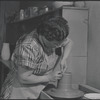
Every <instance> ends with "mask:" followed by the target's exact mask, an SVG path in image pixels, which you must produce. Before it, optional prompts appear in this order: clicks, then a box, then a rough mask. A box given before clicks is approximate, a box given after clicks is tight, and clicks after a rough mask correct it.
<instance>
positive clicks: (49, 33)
mask: <svg viewBox="0 0 100 100" xmlns="http://www.w3.org/2000/svg"><path fill="white" fill-rule="evenodd" d="M37 32H38V34H39V35H42V36H44V37H45V38H46V39H47V40H48V41H63V40H64V39H65V38H66V37H67V36H68V34H69V27H68V22H67V20H65V19H64V18H62V17H52V18H50V19H48V20H46V21H44V22H42V23H41V24H40V25H39V26H38V28H37Z"/></svg>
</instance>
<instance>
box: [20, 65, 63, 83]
mask: <svg viewBox="0 0 100 100" xmlns="http://www.w3.org/2000/svg"><path fill="white" fill-rule="evenodd" d="M32 73H33V71H32V70H29V69H28V70H27V69H25V67H24V68H23V67H19V69H18V78H19V81H20V82H21V83H22V84H37V83H44V82H49V81H52V80H55V79H61V77H62V74H61V72H51V73H50V74H48V75H43V76H37V75H34V74H32Z"/></svg>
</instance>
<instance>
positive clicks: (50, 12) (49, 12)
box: [11, 7, 62, 23]
mask: <svg viewBox="0 0 100 100" xmlns="http://www.w3.org/2000/svg"><path fill="white" fill-rule="evenodd" d="M60 9H62V7H60V8H56V9H53V10H50V11H47V12H45V13H43V14H39V15H36V16H33V17H29V18H25V19H22V20H16V21H14V22H11V23H19V22H24V21H27V20H31V19H33V18H37V17H40V16H41V17H42V16H45V15H48V14H52V13H53V12H56V11H57V10H58V11H59V10H60Z"/></svg>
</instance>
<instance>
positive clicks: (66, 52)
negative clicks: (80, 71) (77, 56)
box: [61, 38, 73, 71]
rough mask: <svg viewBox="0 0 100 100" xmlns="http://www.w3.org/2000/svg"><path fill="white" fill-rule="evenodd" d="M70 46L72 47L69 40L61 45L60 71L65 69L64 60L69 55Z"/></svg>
mask: <svg viewBox="0 0 100 100" xmlns="http://www.w3.org/2000/svg"><path fill="white" fill-rule="evenodd" d="M72 45H73V42H72V40H70V39H69V38H67V41H65V42H64V43H63V45H62V55H61V56H62V60H61V71H64V70H66V68H67V64H66V60H67V58H68V56H69V54H70V51H71V48H72ZM64 68H65V69H64Z"/></svg>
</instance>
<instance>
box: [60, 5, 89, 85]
mask: <svg viewBox="0 0 100 100" xmlns="http://www.w3.org/2000/svg"><path fill="white" fill-rule="evenodd" d="M62 16H63V17H64V18H65V19H66V20H67V21H68V25H69V28H70V34H69V36H68V37H69V38H70V39H71V40H72V41H73V47H72V51H71V53H70V56H69V58H68V61H67V64H68V70H69V71H71V72H72V83H73V84H82V83H86V70H87V36H88V9H86V8H77V7H66V6H63V9H62Z"/></svg>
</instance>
